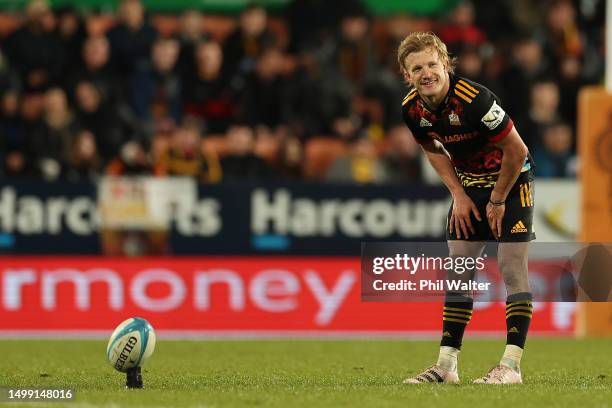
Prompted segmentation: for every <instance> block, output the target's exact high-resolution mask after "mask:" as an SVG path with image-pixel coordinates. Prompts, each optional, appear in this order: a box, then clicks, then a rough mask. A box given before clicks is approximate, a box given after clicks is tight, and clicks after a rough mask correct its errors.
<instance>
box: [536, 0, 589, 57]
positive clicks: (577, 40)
mask: <svg viewBox="0 0 612 408" xmlns="http://www.w3.org/2000/svg"><path fill="white" fill-rule="evenodd" d="M538 35H539V39H540V42H541V43H542V44H543V52H544V55H545V57H546V59H547V60H548V61H550V65H551V67H557V68H558V67H560V66H561V61H562V60H563V59H564V58H565V57H576V58H580V57H581V56H582V52H583V38H582V33H581V32H580V29H579V27H578V23H577V17H576V9H575V8H574V5H573V4H572V2H571V1H570V0H554V1H552V2H551V4H550V7H549V8H548V10H547V15H546V24H545V26H544V29H543V30H538Z"/></svg>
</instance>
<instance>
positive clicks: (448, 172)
mask: <svg viewBox="0 0 612 408" xmlns="http://www.w3.org/2000/svg"><path fill="white" fill-rule="evenodd" d="M421 148H422V149H423V151H424V152H425V156H427V160H429V163H431V165H432V167H433V168H434V170H436V173H438V175H439V176H440V178H441V179H442V182H443V183H444V185H446V187H447V188H448V190H449V191H450V193H451V195H452V196H453V198H455V196H456V195H460V194H462V193H465V190H464V189H463V186H462V185H461V183H460V182H459V179H458V178H457V173H456V172H455V167H454V166H453V163H452V162H451V159H450V157H449V156H448V153H447V152H446V150H445V149H444V146H442V144H441V143H440V142H438V141H437V140H432V141H431V142H428V143H424V144H421Z"/></svg>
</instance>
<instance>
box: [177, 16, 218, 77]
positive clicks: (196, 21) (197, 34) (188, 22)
mask: <svg viewBox="0 0 612 408" xmlns="http://www.w3.org/2000/svg"><path fill="white" fill-rule="evenodd" d="M178 40H179V45H180V51H179V59H178V64H177V65H178V70H179V72H180V73H181V76H183V77H185V76H188V75H191V74H193V72H194V71H195V69H196V66H195V58H194V55H195V50H196V46H197V45H198V44H199V43H201V42H205V41H208V40H210V36H209V35H208V33H206V32H205V31H204V16H203V15H202V13H200V11H199V10H196V9H188V10H185V11H184V12H183V14H181V18H180V25H179V32H178Z"/></svg>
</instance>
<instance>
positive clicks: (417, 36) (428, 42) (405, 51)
mask: <svg viewBox="0 0 612 408" xmlns="http://www.w3.org/2000/svg"><path fill="white" fill-rule="evenodd" d="M427 48H432V49H434V50H435V51H437V52H438V55H439V56H440V59H441V60H442V63H443V64H444V66H446V69H447V70H448V72H450V73H451V74H452V73H453V72H455V63H456V60H457V58H455V57H451V56H450V55H449V54H448V50H447V49H446V44H444V43H443V42H442V40H441V39H440V38H439V37H438V36H437V35H435V34H434V33H432V32H431V31H428V32H422V31H415V32H413V33H411V34H409V35H408V36H407V37H406V38H404V40H403V41H402V42H401V44H400V45H399V47H398V48H397V62H398V63H399V66H400V70H401V72H402V74H405V73H406V72H408V67H407V66H406V57H407V56H408V55H410V54H412V53H413V52H419V51H423V50H425V49H427Z"/></svg>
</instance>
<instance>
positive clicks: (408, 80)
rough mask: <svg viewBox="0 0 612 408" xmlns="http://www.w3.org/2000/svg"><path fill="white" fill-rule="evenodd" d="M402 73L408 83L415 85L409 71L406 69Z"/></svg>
mask: <svg viewBox="0 0 612 408" xmlns="http://www.w3.org/2000/svg"><path fill="white" fill-rule="evenodd" d="M402 75H403V76H404V81H405V82H406V83H407V84H408V85H413V83H412V80H411V79H410V74H409V73H408V72H407V71H404V72H403V74H402Z"/></svg>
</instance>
